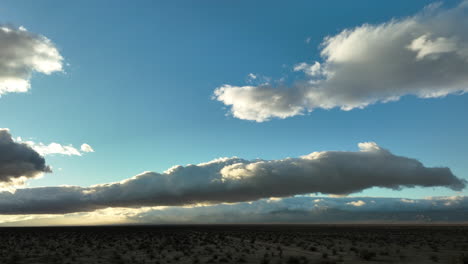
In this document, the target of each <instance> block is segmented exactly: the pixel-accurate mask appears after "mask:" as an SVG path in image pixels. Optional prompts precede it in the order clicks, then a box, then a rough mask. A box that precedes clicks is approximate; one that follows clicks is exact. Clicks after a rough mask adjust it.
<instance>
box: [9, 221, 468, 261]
mask: <svg viewBox="0 0 468 264" xmlns="http://www.w3.org/2000/svg"><path fill="white" fill-rule="evenodd" d="M0 238H1V240H0V263H7V264H9V263H11V264H13V263H60V264H67V263H116V264H119V263H132V264H139V263H141V264H143V263H161V264H163V263H194V264H196V263H259V264H261V263H263V264H276V263H284V264H300V263H468V227H467V226H372V225H371V226H369V225H366V226H358V225H347V226H325V225H257V226H254V225H238V226H231V225H229V226H228V225H216V226H135V227H60V228H59V227H55V228H1V229H0Z"/></svg>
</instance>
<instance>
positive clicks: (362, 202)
mask: <svg viewBox="0 0 468 264" xmlns="http://www.w3.org/2000/svg"><path fill="white" fill-rule="evenodd" d="M346 204H347V205H352V206H356V207H361V206H363V205H366V202H364V201H362V200H359V201H352V202H349V203H346Z"/></svg>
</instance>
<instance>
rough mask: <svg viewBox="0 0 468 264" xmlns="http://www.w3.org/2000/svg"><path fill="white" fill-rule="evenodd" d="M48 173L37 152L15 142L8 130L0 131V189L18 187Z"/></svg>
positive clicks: (43, 161) (47, 167)
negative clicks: (11, 186) (27, 180)
mask: <svg viewBox="0 0 468 264" xmlns="http://www.w3.org/2000/svg"><path fill="white" fill-rule="evenodd" d="M50 171H51V170H50V168H49V166H47V165H46V163H45V160H44V158H43V157H42V156H41V155H40V154H39V153H38V152H37V151H35V150H34V149H33V148H31V147H30V146H28V145H27V144H23V143H18V142H15V141H14V140H13V138H12V136H11V134H10V131H9V130H8V129H5V128H2V129H0V187H4V186H8V185H18V184H21V183H22V182H24V180H26V179H29V178H34V177H37V176H39V175H40V174H42V173H44V172H50Z"/></svg>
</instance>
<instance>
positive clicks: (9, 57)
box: [0, 25, 63, 96]
mask: <svg viewBox="0 0 468 264" xmlns="http://www.w3.org/2000/svg"><path fill="white" fill-rule="evenodd" d="M62 61H63V57H62V56H61V55H60V53H59V51H58V50H57V48H56V47H55V45H54V44H53V43H52V42H51V41H50V40H49V39H48V38H46V37H44V36H41V35H36V34H33V33H31V32H29V31H27V30H26V29H25V28H23V27H19V28H14V27H11V26H6V25H0V96H1V95H2V94H6V93H24V92H27V91H28V90H29V89H30V87H31V84H30V81H29V79H30V78H31V74H32V73H33V72H39V73H44V74H51V73H53V72H57V71H62Z"/></svg>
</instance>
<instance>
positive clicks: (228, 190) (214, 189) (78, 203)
mask: <svg viewBox="0 0 468 264" xmlns="http://www.w3.org/2000/svg"><path fill="white" fill-rule="evenodd" d="M359 148H360V150H359V151H357V152H348V151H322V152H313V153H311V154H308V155H305V156H302V157H299V158H286V159H281V160H269V161H267V160H251V161H249V160H244V159H240V158H236V157H234V158H220V159H216V160H213V161H210V162H206V163H201V164H198V165H187V166H174V167H172V168H170V169H168V170H167V171H165V172H163V173H156V172H144V173H142V174H139V175H137V176H134V177H132V178H129V179H126V180H123V181H121V182H116V183H109V184H101V185H95V186H91V187H87V188H82V187H76V186H63V187H42V188H29V189H18V190H16V191H15V192H14V193H8V192H4V193H0V214H38V213H41V214H44V213H50V214H54V213H71V212H79V211H93V210H96V209H102V208H107V207H144V206H180V205H196V204H201V203H204V204H206V203H208V204H216V203H234V202H244V201H254V200H258V199H262V198H270V197H276V198H278V197H287V196H293V195H298V194H307V193H324V194H340V195H344V194H351V193H356V192H360V191H362V190H364V189H367V188H371V187H383V188H390V189H401V188H403V187H415V186H423V187H431V186H444V187H448V188H451V189H453V190H461V189H463V188H464V187H465V185H466V181H465V180H462V179H460V178H457V177H456V176H455V175H453V174H452V172H451V171H450V169H449V168H441V167H436V168H428V167H425V166H424V165H423V164H422V163H421V162H419V161H417V160H416V159H412V158H407V157H402V156H396V155H394V154H392V153H391V152H389V151H388V150H385V149H383V148H381V147H379V146H378V145H377V144H375V143H372V142H368V143H361V144H359Z"/></svg>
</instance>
